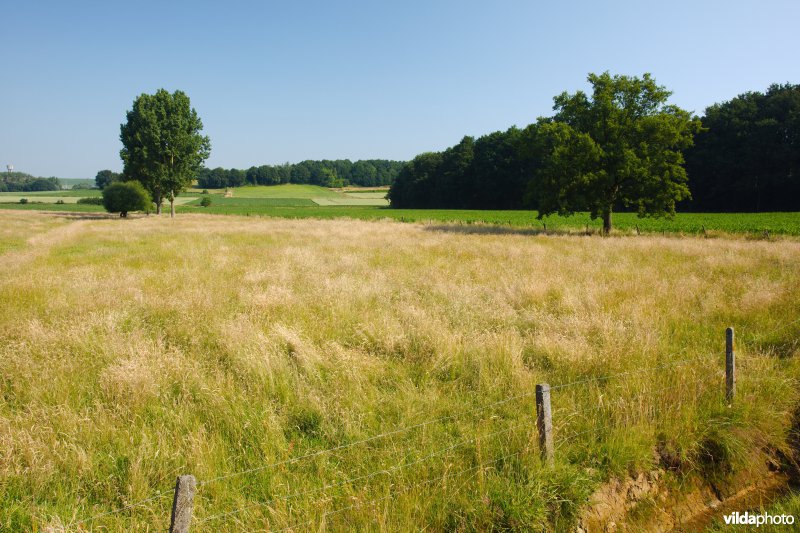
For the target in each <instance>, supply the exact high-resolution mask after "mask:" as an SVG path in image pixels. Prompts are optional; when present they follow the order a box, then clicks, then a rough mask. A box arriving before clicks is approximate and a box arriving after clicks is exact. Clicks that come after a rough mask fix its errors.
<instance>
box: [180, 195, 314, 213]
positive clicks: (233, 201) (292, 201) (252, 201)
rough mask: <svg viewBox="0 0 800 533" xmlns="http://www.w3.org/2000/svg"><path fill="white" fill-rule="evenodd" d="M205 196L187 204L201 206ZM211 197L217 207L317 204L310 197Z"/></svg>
mask: <svg viewBox="0 0 800 533" xmlns="http://www.w3.org/2000/svg"><path fill="white" fill-rule="evenodd" d="M205 196H206V195H200V196H198V197H197V198H195V199H193V200H192V201H191V202H189V203H188V204H186V205H187V206H199V205H200V202H201V201H202V200H203V197H205ZM209 196H210V195H209ZM210 198H211V202H212V203H211V207H217V208H221V209H229V208H235V209H251V210H259V209H261V208H269V207H299V206H313V205H316V204H315V203H314V202H313V200H310V199H308V198H237V197H234V198H224V197H220V196H218V195H214V196H210ZM207 209H210V208H207Z"/></svg>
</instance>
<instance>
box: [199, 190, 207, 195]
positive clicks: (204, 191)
mask: <svg viewBox="0 0 800 533" xmlns="http://www.w3.org/2000/svg"><path fill="white" fill-rule="evenodd" d="M200 194H208V189H203V192H201V193H200Z"/></svg>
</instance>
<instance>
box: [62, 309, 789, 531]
mask: <svg viewBox="0 0 800 533" xmlns="http://www.w3.org/2000/svg"><path fill="white" fill-rule="evenodd" d="M796 324H800V319H798V320H794V321H792V322H789V323H785V324H783V325H781V326H780V327H778V328H775V329H774V330H772V331H769V332H766V333H764V334H762V335H760V336H758V337H751V338H748V339H746V340H745V342H744V343H743V344H745V345H746V346H750V347H755V346H756V345H757V343H759V342H761V341H762V340H763V339H765V338H768V337H772V336H774V335H775V334H776V333H779V332H782V331H785V330H786V329H787V328H789V327H792V326H794V325H796ZM730 335H731V339H732V330H730ZM730 346H731V348H730V350H729V351H730V353H728V354H727V357H728V360H727V362H728V364H730V365H731V367H732V360H733V350H732V341H731V344H730ZM684 353H685V350H681V351H678V352H674V353H672V354H670V355H668V356H666V357H664V358H662V359H669V360H668V361H666V362H664V363H661V364H658V365H653V366H649V367H644V368H640V369H636V370H627V371H622V372H618V373H612V374H605V375H601V376H587V377H585V378H581V379H577V380H573V381H569V382H565V383H561V384H556V385H553V386H550V387H549V393H548V395H547V402H548V405H547V413H548V414H552V415H553V418H555V420H556V424H555V426H553V425H552V421H551V423H550V426H549V428H550V429H547V430H546V431H549V432H550V433H555V434H556V435H558V437H557V438H556V439H555V440H553V439H552V434H551V435H544V434H543V433H542V432H543V431H545V430H543V429H542V428H543V427H546V425H545V426H543V425H541V424H539V426H538V428H537V424H536V423H535V422H533V421H532V420H531V418H530V417H529V416H527V417H525V418H524V419H523V420H522V421H520V420H510V419H508V418H503V417H501V416H499V415H497V414H492V415H491V416H485V415H486V413H487V412H488V411H496V409H497V408H498V407H500V406H503V405H506V404H510V403H512V402H516V401H520V400H524V399H531V398H533V397H534V396H536V399H537V402H538V401H539V400H540V398H539V396H538V395H537V393H536V391H533V390H532V391H530V392H525V393H522V394H516V395H512V396H508V397H505V398H503V399H500V400H497V401H493V402H490V403H487V404H483V405H480V406H478V407H471V408H466V409H463V410H459V411H457V412H455V413H452V414H448V415H446V416H441V417H437V418H432V419H429V420H425V421H422V422H418V423H415V424H411V425H408V426H403V427H399V428H395V429H391V430H389V431H386V432H383V433H379V434H377V435H373V436H370V437H368V438H364V439H359V440H355V441H352V442H348V443H343V444H340V445H337V446H333V447H330V448H326V449H322V450H316V451H313V452H309V453H305V454H302V455H299V456H296V457H291V458H287V459H283V460H280V461H275V462H272V463H268V464H265V465H261V466H258V467H253V468H249V469H244V470H240V471H235V472H228V473H225V474H221V475H219V476H216V477H212V478H208V479H202V480H200V481H198V482H197V483H196V490H197V494H198V495H200V496H201V497H203V496H202V492H203V490H204V489H206V488H207V487H209V486H210V485H212V484H217V483H221V482H223V481H229V480H232V479H234V478H240V477H244V476H248V475H252V474H255V473H259V472H264V471H275V470H276V469H278V468H279V467H285V466H288V465H293V464H296V463H300V462H302V461H310V460H312V459H315V458H319V457H321V456H324V455H335V454H339V453H341V452H343V451H345V450H349V449H352V448H354V447H357V446H365V445H368V444H373V443H375V442H377V441H381V440H387V439H388V440H392V441H393V439H394V438H395V437H398V436H400V435H404V434H406V433H410V432H412V431H414V430H418V429H422V428H426V427H428V426H439V425H442V424H443V423H445V422H448V421H455V420H458V419H463V418H466V417H468V416H470V415H476V414H482V415H484V416H483V418H481V419H480V420H478V421H476V422H479V423H483V424H494V425H502V424H509V423H510V425H507V426H506V427H503V428H501V429H496V430H493V431H491V432H489V433H485V434H477V435H473V436H470V437H467V438H462V439H460V440H457V441H456V442H455V443H453V444H450V445H447V446H443V447H440V448H437V449H435V450H433V451H430V452H428V453H423V454H422V455H421V457H419V458H416V459H413V460H409V457H410V456H411V455H412V454H411V453H407V454H406V456H405V457H403V458H402V459H400V460H398V461H395V463H394V464H391V465H389V466H387V467H385V468H380V469H376V470H373V471H370V472H367V473H364V474H359V475H356V476H350V477H347V478H346V479H343V480H341V481H336V482H333V483H328V484H325V485H322V486H319V487H314V488H310V489H305V490H299V491H294V492H291V491H290V492H286V493H285V494H281V495H278V496H272V497H269V498H266V499H264V500H261V501H251V502H248V503H246V504H244V505H236V507H235V508H233V509H229V510H228V511H224V512H218V513H215V514H210V515H207V516H202V517H199V519H197V520H195V521H194V524H193V525H197V526H201V527H202V526H205V525H211V524H216V525H219V524H220V523H222V522H224V521H225V520H228V519H232V518H234V517H236V516H238V515H241V514H243V513H245V512H247V511H251V510H254V509H259V508H265V507H270V506H274V505H275V504H277V503H279V502H288V501H290V500H297V499H301V498H307V497H308V496H312V495H325V496H327V497H329V498H330V497H331V495H333V496H332V497H333V499H334V500H335V499H336V498H341V497H342V495H341V494H337V493H336V491H337V490H340V489H344V488H347V487H353V486H356V485H361V486H362V487H367V488H370V487H368V485H367V484H368V483H369V482H370V481H371V480H375V479H378V478H386V480H387V481H386V482H387V483H389V485H383V489H384V490H386V491H388V492H389V493H388V494H387V495H385V496H382V497H379V498H374V499H366V500H363V501H359V502H357V503H354V504H351V505H345V506H340V507H337V508H335V509H331V510H326V511H324V512H321V513H319V514H318V516H317V517H316V518H313V519H311V520H305V521H298V522H296V523H294V524H293V525H291V526H286V527H285V528H284V529H278V530H277V531H289V530H292V529H294V528H300V529H305V528H306V526H311V525H313V524H314V523H315V522H316V523H322V521H325V520H327V519H329V518H330V517H333V516H336V515H340V514H342V513H345V512H347V511H351V510H354V509H358V508H361V507H366V506H371V505H375V504H376V503H380V502H383V501H387V500H389V499H391V498H392V497H393V496H396V495H398V494H400V493H407V492H410V491H414V490H416V489H420V488H422V487H424V486H428V485H430V484H432V483H435V482H437V481H439V482H441V481H443V480H445V479H447V478H450V477H454V476H458V475H464V474H468V473H470V472H475V471H482V470H481V469H484V468H488V467H490V466H492V465H497V464H498V463H502V462H503V461H504V460H506V459H509V458H511V457H515V456H520V455H522V454H528V455H530V454H531V453H532V450H533V448H534V447H533V446H531V445H530V442H531V440H532V439H533V438H534V437H533V435H534V434H537V435H538V437H539V443H538V446H536V447H535V448H538V451H539V453H541V454H542V457H543V458H544V456H545V452H546V450H545V448H546V447H550V448H551V449H550V453H551V454H552V453H554V452H555V451H559V450H562V449H563V448H565V447H566V446H568V445H570V444H571V443H575V442H577V439H579V438H585V437H587V436H591V437H593V438H594V439H602V438H603V436H604V432H609V431H615V430H616V431H619V430H624V429H625V428H627V427H630V425H632V424H635V423H645V422H647V423H650V424H652V423H654V422H657V421H658V420H657V417H658V416H661V415H662V414H663V413H660V412H659V411H656V406H655V405H654V402H653V400H654V399H661V400H663V399H664V398H665V395H664V393H666V392H667V391H669V390H674V389H676V386H678V385H679V386H680V387H683V388H684V389H685V388H687V387H688V386H689V385H692V386H695V387H696V392H697V394H694V395H689V396H685V397H684V401H694V402H699V401H702V399H703V397H704V396H708V393H709V392H714V394H715V397H717V398H718V399H719V398H720V397H721V395H720V394H719V389H713V388H712V381H711V380H710V379H709V378H710V377H715V378H720V377H721V376H723V375H724V376H725V379H726V383H728V380H730V381H729V384H728V390H727V392H726V396H725V401H730V399H731V397H732V396H731V386H733V384H734V383H735V381H734V378H733V375H732V374H731V375H728V372H731V371H732V370H731V369H730V368H728V366H726V369H727V370H726V371H725V372H724V373H723V371H722V370H723V369H721V368H720V367H719V365H718V364H717V365H715V364H709V363H713V362H714V361H715V358H716V357H719V354H712V353H703V354H702V355H697V356H692V357H687V358H682V359H674V360H673V359H671V358H672V357H675V356H677V355H682V354H684ZM757 358H758V356H755V355H750V357H747V358H745V361H752V360H757ZM716 361H718V359H717V360H716ZM699 362H703V363H704V364H703V365H701V366H700V367H699V368H695V369H694V371H695V372H694V376H695V377H697V376H698V375H699V378H698V379H696V380H695V381H694V382H690V381H687V379H688V378H687V375H686V373H684V374H682V375H681V376H679V378H678V380H677V381H675V374H665V373H666V372H668V371H671V370H675V369H678V368H680V367H687V366H690V365H692V364H694V363H699ZM652 373H659V374H662V376H661V378H662V379H660V380H659V379H656V380H650V381H649V382H648V383H649V384H651V385H652V386H657V388H653V387H652V386H651V387H649V388H645V389H640V390H638V392H637V393H635V394H627V393H628V392H629V390H627V389H625V388H624V387H625V384H626V383H630V380H629V378H632V377H634V376H644V375H647V374H652ZM664 376H666V377H664ZM623 378H627V379H623ZM767 379H773V380H774V379H775V378H773V377H772V376H748V377H746V378H745V380H744V383H745V384H748V383H757V382H758V381H759V380H767ZM612 380H613V381H620V383H621V386H618V387H617V388H616V389H614V388H609V387H607V385H608V383H609V382H611V381H612ZM783 381H785V382H786V384H787V385H792V384H794V385H796V384H797V382H798V380H797V379H793V378H786V379H785V380H783ZM659 383H660V384H659ZM664 383H667V384H666V385H664ZM600 385H603V387H602V388H601V387H600ZM592 387H594V388H592ZM634 390H636V389H634ZM587 391H589V392H597V393H598V394H597V396H596V397H594V396H590V395H587V394H585V393H586V392H587ZM567 392H572V393H573V394H571V395H569V394H565V393H567ZM550 393H557V395H558V397H559V400H560V401H562V403H561V404H560V405H559V404H557V406H556V409H555V410H554V411H552V412H551V410H550V406H549V401H550V396H549V394H550ZM686 398H688V399H686ZM585 403H593V405H591V406H588V407H587V406H584V405H583V404H585ZM539 407H540V406H539V405H538V403H537V416H538V417H540V418H541V416H542V414H541V411H539V410H538V409H539ZM633 407H638V409H639V410H638V412H635V413H634V412H631V413H629V412H628V411H629V410H632V408H633ZM661 407H669V406H661ZM672 407H673V409H674V407H675V406H674V405H673V406H672ZM645 408H646V409H645ZM601 415H605V418H603V417H602V416H601ZM648 415H649V416H648ZM654 419H655V420H654ZM598 421H599V422H602V423H600V424H598ZM576 426H578V427H585V429H580V430H579V431H572V432H568V431H569V429H570V428H572V427H576ZM521 429H527V430H528V431H527V432H526V434H525V435H524V436H525V439H524V441H523V442H524V443H525V444H524V445H520V447H521V448H524V449H519V450H517V451H514V452H512V453H509V454H504V455H498V456H497V457H494V458H492V459H490V460H488V461H482V462H479V463H478V464H476V465H474V466H470V467H468V468H464V469H461V470H458V471H457V472H455V473H452V474H451V473H448V472H447V471H445V472H444V473H443V474H441V475H437V476H432V477H430V478H427V479H426V480H424V481H422V482H417V483H412V484H405V485H395V484H393V483H392V476H393V475H395V474H398V473H400V472H403V471H408V470H410V469H412V468H413V467H417V466H421V465H425V464H426V463H429V462H431V461H433V460H434V459H436V458H442V457H444V456H446V455H447V454H448V453H450V452H454V451H456V450H463V449H464V448H467V447H469V446H470V445H479V444H480V443H481V442H484V443H485V442H489V441H491V439H493V438H496V437H501V436H509V435H510V434H512V433H517V432H519V430H521ZM548 438H549V440H548ZM509 442H510V441H509V440H508V439H506V443H509ZM534 453H535V452H534ZM462 459H463V458H462ZM373 488H374V487H373ZM379 488H380V487H379ZM389 488H391V490H389ZM180 490H181V489H180V482H179V483H178V486H176V489H175V490H174V491H173V490H172V489H168V490H162V491H158V492H156V493H155V494H154V495H153V496H150V497H148V498H145V499H142V500H138V501H134V502H130V503H128V504H126V505H123V506H120V507H119V508H116V509H114V510H111V511H107V512H103V513H99V514H96V515H93V516H89V517H86V518H83V519H80V520H77V521H73V522H71V524H70V526H71V527H76V528H78V527H81V526H90V525H91V524H92V523H93V522H94V521H97V520H99V519H101V518H104V517H107V516H109V515H113V514H118V513H124V512H126V511H131V510H133V509H135V508H137V507H141V506H145V505H147V504H150V503H152V502H154V501H157V500H161V499H163V498H166V497H167V496H173V497H174V501H173V519H172V520H173V525H174V522H175V516H176V506H179V500H180V497H179V496H180V494H179V492H180ZM194 490H195V485H193V486H192V487H191V491H192V493H191V495H190V497H189V500H188V501H189V503H188V505H189V514H188V516H189V522H191V513H192V508H191V506H192V501H193V498H194ZM204 499H207V498H204ZM204 507H205V506H204ZM189 522H187V524H188V523H189ZM267 525H268V526H269V527H270V529H271V527H272V526H273V524H267ZM187 527H188V526H187ZM215 527H216V526H215ZM170 530H171V531H172V530H173V526H171V528H170ZM187 530H188V529H187ZM174 531H181V529H180V528H178V527H176V528H175V529H174ZM184 531H185V530H184Z"/></svg>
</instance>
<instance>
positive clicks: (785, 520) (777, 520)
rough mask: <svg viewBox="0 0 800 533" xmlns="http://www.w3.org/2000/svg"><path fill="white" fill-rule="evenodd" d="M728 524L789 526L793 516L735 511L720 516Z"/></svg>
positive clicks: (792, 521)
mask: <svg viewBox="0 0 800 533" xmlns="http://www.w3.org/2000/svg"><path fill="white" fill-rule="evenodd" d="M722 519H723V520H724V521H725V525H728V526H756V527H759V526H791V525H793V524H794V516H793V515H790V514H775V515H772V514H767V513H761V514H754V513H748V512H744V513H740V512H738V511H737V512H735V513H731V514H729V515H725V516H723V517H722Z"/></svg>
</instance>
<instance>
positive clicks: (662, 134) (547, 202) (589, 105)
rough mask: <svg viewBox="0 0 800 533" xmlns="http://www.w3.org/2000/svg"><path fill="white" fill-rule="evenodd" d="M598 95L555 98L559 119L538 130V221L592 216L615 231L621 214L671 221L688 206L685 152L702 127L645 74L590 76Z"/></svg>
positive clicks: (533, 141) (534, 146)
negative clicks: (614, 218) (682, 203)
mask: <svg viewBox="0 0 800 533" xmlns="http://www.w3.org/2000/svg"><path fill="white" fill-rule="evenodd" d="M588 80H589V82H590V83H591V84H592V95H591V96H589V95H587V94H586V93H584V92H583V91H578V92H576V93H575V94H568V93H566V92H564V93H562V94H561V95H559V96H557V97H555V98H554V102H555V105H554V106H553V109H554V110H555V111H556V114H555V115H554V116H553V117H552V118H549V119H540V122H539V124H538V127H536V128H533V129H532V130H531V133H532V135H531V138H530V139H531V140H530V143H531V144H532V151H533V152H534V153H535V154H537V155H538V156H539V157H540V161H541V165H540V167H539V169H538V171H537V172H536V174H535V178H534V180H533V182H532V184H531V188H532V195H533V196H534V197H535V198H536V200H537V205H538V210H539V215H538V216H539V218H541V217H543V216H546V215H549V214H552V213H559V214H561V215H570V214H572V213H575V212H576V211H588V212H589V213H590V215H591V217H592V218H602V219H603V229H604V230H605V231H606V232H608V231H610V230H611V226H612V212H613V211H614V209H615V208H617V207H623V208H634V209H635V210H636V211H637V212H638V214H639V216H672V215H674V214H675V205H676V203H678V202H680V201H681V200H684V199H686V198H689V197H690V196H691V195H690V193H689V187H688V186H687V181H688V179H687V175H686V171H685V169H684V168H683V166H682V164H683V161H684V160H683V155H682V151H683V150H684V149H686V148H688V147H689V146H691V145H692V141H693V137H694V134H695V133H697V132H698V131H699V130H700V121H699V119H697V118H693V117H692V116H691V114H690V113H689V112H687V111H684V110H682V109H680V108H678V107H677V106H674V105H669V104H667V99H668V98H669V96H670V95H671V93H670V92H669V91H667V90H666V88H664V87H663V86H660V85H657V84H656V82H655V80H654V79H653V78H652V77H651V76H650V75H649V74H645V75H644V76H643V77H642V78H638V77H631V76H612V75H610V74H609V73H608V72H605V73H603V74H600V75H597V74H590V75H589V76H588Z"/></svg>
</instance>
